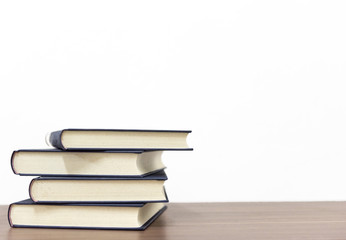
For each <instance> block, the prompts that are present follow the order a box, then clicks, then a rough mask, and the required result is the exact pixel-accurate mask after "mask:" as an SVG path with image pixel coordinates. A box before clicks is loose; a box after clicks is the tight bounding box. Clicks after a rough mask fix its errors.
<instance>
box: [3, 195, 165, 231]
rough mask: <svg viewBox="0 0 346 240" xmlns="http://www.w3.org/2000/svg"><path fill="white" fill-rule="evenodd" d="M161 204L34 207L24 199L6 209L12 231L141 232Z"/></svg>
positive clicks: (158, 213)
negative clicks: (113, 230)
mask: <svg viewBox="0 0 346 240" xmlns="http://www.w3.org/2000/svg"><path fill="white" fill-rule="evenodd" d="M166 208H167V207H166V206H164V204H163V203H140V204H128V203H127V204H102V205H99V204H36V203H34V202H33V201H32V200H30V199H27V200H23V201H20V202H17V203H13V204H11V205H10V206H9V209H8V221H9V224H10V226H11V227H33V228H87V229H124V230H144V229H146V228H147V227H148V226H149V225H150V224H151V223H152V222H153V221H154V220H155V219H157V218H158V216H159V215H160V214H161V213H162V212H163V211H164V210H165V209H166Z"/></svg>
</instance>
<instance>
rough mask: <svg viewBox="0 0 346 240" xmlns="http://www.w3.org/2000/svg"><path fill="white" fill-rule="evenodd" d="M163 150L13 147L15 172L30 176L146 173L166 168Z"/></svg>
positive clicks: (132, 174)
mask: <svg viewBox="0 0 346 240" xmlns="http://www.w3.org/2000/svg"><path fill="white" fill-rule="evenodd" d="M161 155H162V151H146V152H143V151H98V152H90V151H89V152H82V151H62V150H58V149H34V150H30V149H22V150H17V151H14V152H13V154H12V157H11V166H12V170H13V172H14V173H15V174H19V175H28V176H98V177H108V176H109V177H119V176H123V177H126V176H129V177H131V176H141V177H143V176H146V175H148V174H152V173H154V172H157V171H160V170H162V169H164V168H165V166H164V165H163V163H162V160H161Z"/></svg>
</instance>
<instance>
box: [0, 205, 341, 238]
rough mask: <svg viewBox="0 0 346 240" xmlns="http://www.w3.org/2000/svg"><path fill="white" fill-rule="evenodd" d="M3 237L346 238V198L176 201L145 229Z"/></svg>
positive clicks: (1, 228) (4, 232)
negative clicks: (297, 200)
mask: <svg viewBox="0 0 346 240" xmlns="http://www.w3.org/2000/svg"><path fill="white" fill-rule="evenodd" d="M0 215H1V222H0V224H1V225H0V239H1V240H6V239H11V240H16V239H26V240H30V239H45V240H49V239H59V240H60V239H64V240H68V239H75V240H77V239H93V240H102V239H112V240H116V239H122V240H126V239H131V240H138V239H140V240H142V239H143V240H145V239H151V240H155V239H160V240H168V239H187V240H193V239H198V240H203V239H213V240H219V239H236V240H242V239H251V240H254V239H255V240H261V239H266V240H269V239H275V240H285V239H291V240H292V239H294V240H298V239H304V240H309V239H316V240H317V239H318V240H322V239H335V240H336V239H339V240H340V239H346V202H291V203H284V202H283V203H268V202H266V203H170V204H169V205H168V209H167V211H166V212H164V213H163V215H161V217H159V218H158V219H157V220H156V221H155V222H154V223H153V224H152V225H151V226H150V227H149V228H148V229H147V230H145V231H115V230H70V229H34V228H10V226H9V225H8V222H7V206H0Z"/></svg>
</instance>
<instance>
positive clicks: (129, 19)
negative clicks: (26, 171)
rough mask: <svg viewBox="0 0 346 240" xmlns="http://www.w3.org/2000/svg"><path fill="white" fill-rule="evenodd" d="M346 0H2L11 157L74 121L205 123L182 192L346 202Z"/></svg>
mask: <svg viewBox="0 0 346 240" xmlns="http://www.w3.org/2000/svg"><path fill="white" fill-rule="evenodd" d="M345 10H346V5H345V2H344V1H316V0H314V1H243V0H242V1H200V0H199V1H186V0H184V1H161V0H160V1H85V0H83V1H71V0H68V1H63V0H60V1H1V3H0V78H1V79H0V80H1V81H0V82H1V88H0V102H1V105H0V106H1V118H0V119H1V120H0V121H1V125H0V127H1V131H0V132H1V134H0V141H1V142H0V146H1V151H0V154H1V155H0V158H1V161H0V171H1V172H0V176H1V182H0V186H1V189H0V192H1V195H0V203H1V204H8V203H10V202H13V201H18V200H22V199H25V198H28V190H27V189H28V184H29V181H30V179H31V177H20V176H16V175H14V174H13V173H12V171H11V168H10V164H9V161H10V156H11V153H12V151H13V150H15V149H21V148H44V147H46V146H45V142H44V136H45V134H46V132H48V131H53V130H59V129H62V128H144V129H191V130H193V133H192V134H191V137H190V139H189V142H190V145H191V146H193V147H194V148H195V151H193V152H167V153H165V154H164V159H165V160H164V161H165V164H166V165H167V167H168V169H167V174H168V177H169V180H168V182H167V191H168V195H169V198H170V200H171V201H297V200H299V201H300V200H316V201H319V200H346V174H345V171H346V148H345V146H346V105H345V104H346V94H345V90H346V81H345V80H346V70H345V67H346V44H345V43H346V31H345V27H346V15H345Z"/></svg>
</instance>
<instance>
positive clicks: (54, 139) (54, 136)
mask: <svg viewBox="0 0 346 240" xmlns="http://www.w3.org/2000/svg"><path fill="white" fill-rule="evenodd" d="M63 131H64V130H62V131H56V132H51V133H50V135H49V139H48V141H49V143H50V145H52V146H53V147H55V148H58V149H62V150H66V148H65V147H64V145H63V144H62V141H61V135H62V133H63Z"/></svg>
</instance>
